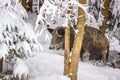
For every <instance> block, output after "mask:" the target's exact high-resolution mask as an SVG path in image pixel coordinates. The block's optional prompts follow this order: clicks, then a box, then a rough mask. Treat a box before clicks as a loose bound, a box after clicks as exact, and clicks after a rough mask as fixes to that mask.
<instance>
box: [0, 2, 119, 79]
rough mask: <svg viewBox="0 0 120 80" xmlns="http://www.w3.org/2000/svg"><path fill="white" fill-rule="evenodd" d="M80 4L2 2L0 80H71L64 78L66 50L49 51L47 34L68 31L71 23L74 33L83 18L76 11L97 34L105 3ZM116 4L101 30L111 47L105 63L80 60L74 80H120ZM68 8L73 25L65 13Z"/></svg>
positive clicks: (0, 14)
mask: <svg viewBox="0 0 120 80" xmlns="http://www.w3.org/2000/svg"><path fill="white" fill-rule="evenodd" d="M24 1H25V3H26V4H24ZM30 1H33V2H32V7H31V2H30ZM78 1H79V0H77V1H76V0H66V1H65V0H0V80H71V79H70V78H69V75H64V74H63V73H64V50H51V49H49V47H50V44H51V40H52V38H53V37H52V35H51V33H49V32H48V30H47V28H48V27H49V28H52V29H55V28H56V27H57V26H64V27H65V28H66V27H67V26H68V22H69V20H70V22H71V24H70V25H71V26H72V27H74V25H76V24H77V19H78V18H80V17H82V16H77V14H78V12H77V10H78V7H80V8H82V9H83V11H84V12H85V15H86V22H85V24H87V25H89V26H92V27H94V28H96V29H98V30H99V29H100V26H101V25H102V24H104V23H103V21H104V18H105V15H104V14H102V9H103V8H105V6H104V1H105V0H94V1H93V0H86V4H84V5H82V4H79V3H78ZM81 1H82V0H81ZM83 1H84V0H83ZM38 3H39V4H38ZM119 4H120V1H119V0H111V3H110V5H109V16H108V21H107V22H106V24H107V28H106V30H105V31H106V32H105V35H106V36H107V39H108V40H109V44H110V45H109V56H108V60H107V62H106V63H104V62H103V61H102V60H89V59H87V58H85V59H84V60H79V62H78V63H79V64H78V73H77V80H120V76H119V75H120V5H119ZM69 6H72V11H73V14H70V15H72V19H71V17H70V15H69V14H68V12H67V10H69V8H70V7H69ZM70 13H71V12H70ZM75 32H76V33H77V32H79V31H77V30H75ZM70 75H73V74H72V73H71V74H70Z"/></svg>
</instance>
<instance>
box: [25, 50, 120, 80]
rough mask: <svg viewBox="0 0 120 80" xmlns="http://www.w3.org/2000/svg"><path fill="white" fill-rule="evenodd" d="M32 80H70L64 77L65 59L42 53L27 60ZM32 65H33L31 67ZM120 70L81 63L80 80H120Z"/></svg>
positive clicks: (54, 54) (52, 53)
mask: <svg viewBox="0 0 120 80" xmlns="http://www.w3.org/2000/svg"><path fill="white" fill-rule="evenodd" d="M25 63H26V64H27V66H28V68H29V70H30V79H31V80H48V79H49V80H52V79H53V80H69V79H68V78H67V77H65V76H63V68H64V57H63V56H61V55H58V54H57V53H55V52H54V51H53V52H52V51H51V52H49V51H48V52H40V53H38V55H37V56H34V57H31V58H29V59H28V60H25ZM31 64H32V65H31ZM119 74H120V70H119V69H113V68H111V67H98V66H95V65H93V64H91V63H86V62H82V61H80V62H79V70H78V80H119V79H120V76H119Z"/></svg>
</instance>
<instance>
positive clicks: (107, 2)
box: [100, 0, 111, 34]
mask: <svg viewBox="0 0 120 80" xmlns="http://www.w3.org/2000/svg"><path fill="white" fill-rule="evenodd" d="M103 1H105V3H104V8H102V14H103V16H104V21H103V25H102V26H101V27H100V31H101V32H102V33H103V34H105V31H106V28H107V21H108V14H109V5H110V2H111V0H103Z"/></svg>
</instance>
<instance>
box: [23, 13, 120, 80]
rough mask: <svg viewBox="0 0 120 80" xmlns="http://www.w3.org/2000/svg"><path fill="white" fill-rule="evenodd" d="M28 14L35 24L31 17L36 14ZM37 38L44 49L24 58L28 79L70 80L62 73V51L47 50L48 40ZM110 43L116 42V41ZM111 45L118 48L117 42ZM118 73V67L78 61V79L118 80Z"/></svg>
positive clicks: (119, 73) (119, 79) (34, 17)
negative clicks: (28, 73) (28, 74)
mask: <svg viewBox="0 0 120 80" xmlns="http://www.w3.org/2000/svg"><path fill="white" fill-rule="evenodd" d="M29 15H30V17H29V18H31V19H32V20H30V19H29V20H30V21H29V22H30V23H31V24H32V25H33V26H35V25H34V22H33V21H34V20H33V19H36V14H31V13H29ZM43 36H45V35H43ZM49 36H50V35H49ZM38 39H39V42H40V43H41V45H42V46H43V49H44V51H42V52H39V53H38V52H35V55H34V56H33V57H30V58H29V59H27V60H25V63H26V64H27V66H28V68H29V72H30V80H70V79H69V78H68V77H66V76H64V75H63V68H64V57H63V56H62V55H60V54H61V53H62V52H59V51H52V50H49V49H48V47H49V43H50V40H47V41H45V40H42V39H43V37H39V38H38ZM112 44H116V42H115V43H112ZM112 47H113V48H112ZM112 47H111V50H120V47H118V44H116V45H112ZM115 47H116V48H115ZM59 53H60V54H59ZM119 75H120V69H118V68H112V67H108V66H96V65H93V64H91V63H89V62H83V61H80V62H79V70H78V80H120V76H119Z"/></svg>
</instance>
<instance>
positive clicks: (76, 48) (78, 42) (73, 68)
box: [69, 0, 86, 80]
mask: <svg viewBox="0 0 120 80" xmlns="http://www.w3.org/2000/svg"><path fill="white" fill-rule="evenodd" d="M79 2H80V3H82V4H85V3H86V1H85V0H79ZM81 15H82V16H81ZM78 16H81V17H80V18H78V23H77V30H78V32H77V33H76V37H75V40H74V44H73V50H72V59H71V63H70V69H69V76H70V78H71V80H77V73H78V63H79V60H80V59H79V58H80V50H81V46H82V40H83V35H84V26H85V22H86V17H85V12H84V11H83V9H81V8H78Z"/></svg>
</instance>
